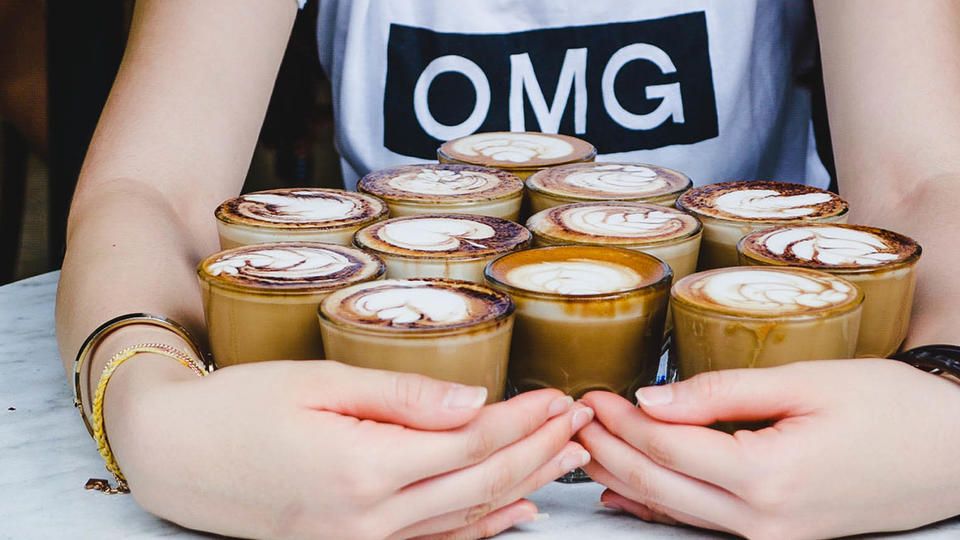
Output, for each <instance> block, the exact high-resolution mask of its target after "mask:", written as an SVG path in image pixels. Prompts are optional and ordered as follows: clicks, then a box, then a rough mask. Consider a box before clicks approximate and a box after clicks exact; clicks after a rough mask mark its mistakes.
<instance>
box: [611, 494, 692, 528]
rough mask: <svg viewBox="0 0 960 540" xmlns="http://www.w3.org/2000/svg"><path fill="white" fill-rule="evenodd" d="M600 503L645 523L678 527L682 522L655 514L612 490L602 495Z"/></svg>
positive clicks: (662, 514)
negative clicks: (651, 522) (653, 522)
mask: <svg viewBox="0 0 960 540" xmlns="http://www.w3.org/2000/svg"><path fill="white" fill-rule="evenodd" d="M600 503H601V504H602V505H603V507H604V508H607V509H610V510H618V511H621V512H628V513H630V514H633V515H635V516H637V517H638V518H640V519H642V520H644V521H655V522H657V523H663V524H664V525H678V524H679V523H680V522H679V521H677V520H675V519H673V518H672V517H670V516H668V515H667V514H664V513H661V512H654V511H653V510H652V509H650V507H648V506H646V505H643V504H640V503H638V502H637V501H634V500H632V499H628V498H626V497H624V496H623V495H620V494H619V493H617V492H616V491H613V490H612V489H606V490H604V492H603V494H601V495H600Z"/></svg>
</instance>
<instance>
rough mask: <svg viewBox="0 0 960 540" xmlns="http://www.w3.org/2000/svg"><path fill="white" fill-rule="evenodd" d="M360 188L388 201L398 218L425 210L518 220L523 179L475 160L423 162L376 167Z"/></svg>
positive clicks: (437, 212)
mask: <svg viewBox="0 0 960 540" xmlns="http://www.w3.org/2000/svg"><path fill="white" fill-rule="evenodd" d="M357 189H358V190H359V191H362V192H364V193H369V194H371V195H375V196H377V197H379V198H381V199H383V200H384V201H386V202H387V206H389V207H390V215H391V216H393V217H401V216H415V215H421V214H477V215H481V216H492V217H498V218H503V219H509V220H511V221H516V220H517V216H518V215H519V213H520V204H521V203H522V202H523V181H522V180H520V179H519V178H517V177H516V176H514V175H512V174H509V173H506V172H504V171H500V170H497V169H489V168H486V167H477V166H473V165H450V164H436V163H433V164H422V165H406V166H402V167H391V168H389V169H381V170H379V171H374V172H372V173H370V174H368V175H366V176H364V177H363V178H361V179H360V182H359V183H358V184H357Z"/></svg>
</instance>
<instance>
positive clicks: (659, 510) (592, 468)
mask: <svg viewBox="0 0 960 540" xmlns="http://www.w3.org/2000/svg"><path fill="white" fill-rule="evenodd" d="M583 469H584V470H585V471H586V472H587V473H588V474H589V475H590V478H592V479H594V481H596V482H597V483H599V484H602V485H604V486H607V488H608V489H607V491H615V492H616V493H618V494H621V493H627V494H628V495H621V497H623V498H625V499H627V500H631V501H633V503H634V504H635V505H636V507H635V508H636V509H638V510H639V509H640V508H641V507H642V508H647V509H648V510H649V512H650V518H651V519H650V520H655V518H657V517H658V516H666V517H667V518H668V519H672V520H673V521H676V522H679V523H682V524H686V525H691V526H693V527H700V528H701V529H712V530H715V531H724V532H731V533H732V532H733V531H731V530H730V529H728V528H726V527H724V526H722V525H720V524H717V523H713V522H711V521H707V520H705V519H703V518H701V517H698V516H694V515H692V514H688V513H686V512H683V511H680V510H677V509H676V508H670V507H667V506H665V505H659V504H653V503H649V502H648V503H646V504H644V503H640V502H637V501H634V500H633V499H632V498H631V497H633V495H629V494H630V493H631V492H632V491H633V490H632V489H631V488H630V486H628V485H627V484H626V483H624V482H623V481H622V480H620V479H619V478H617V477H616V476H614V474H613V473H611V472H610V471H608V470H606V469H605V468H604V467H603V466H602V465H600V464H599V463H597V462H596V461H591V462H590V463H588V464H587V466H586V467H584V468H583ZM604 506H606V504H604ZM637 517H640V518H641V519H643V517H642V516H637ZM650 520H648V521H650ZM665 524H672V523H665Z"/></svg>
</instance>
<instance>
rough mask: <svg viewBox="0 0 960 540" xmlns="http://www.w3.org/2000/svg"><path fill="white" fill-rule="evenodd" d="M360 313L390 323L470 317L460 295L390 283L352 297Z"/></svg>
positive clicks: (452, 321) (445, 321)
mask: <svg viewBox="0 0 960 540" xmlns="http://www.w3.org/2000/svg"><path fill="white" fill-rule="evenodd" d="M353 310H354V311H355V312H356V314H357V315H360V316H361V317H375V318H377V319H379V320H381V321H389V323H390V324H391V325H406V324H412V323H417V322H432V323H440V324H456V323H459V322H463V321H465V320H467V319H469V318H470V311H469V309H468V305H467V302H466V300H465V299H464V297H463V296H462V295H460V294H457V293H456V292H454V291H451V290H447V289H434V288H412V287H390V288H381V289H374V290H372V291H369V292H365V293H361V294H360V295H359V296H358V297H355V298H354V299H353Z"/></svg>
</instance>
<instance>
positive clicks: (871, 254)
mask: <svg viewBox="0 0 960 540" xmlns="http://www.w3.org/2000/svg"><path fill="white" fill-rule="evenodd" d="M739 249H740V259H741V262H742V263H743V264H748V265H773V266H783V265H789V266H802V267H806V268H814V269H816V270H822V271H824V272H828V273H830V274H833V275H835V276H840V277H843V278H845V279H848V280H850V281H852V282H853V283H856V284H857V286H858V287H860V289H861V290H862V291H863V295H864V299H863V317H862V320H861V322H860V334H859V335H860V337H859V338H858V342H857V352H856V355H857V356H877V357H883V358H885V357H887V356H889V355H891V354H893V353H895V352H897V350H898V349H899V348H900V344H901V343H903V340H904V339H905V338H906V336H907V329H908V327H909V326H910V310H911V307H912V304H913V292H914V288H915V286H916V280H917V262H918V261H919V260H920V251H921V250H920V246H919V245H918V244H917V243H916V242H915V241H914V240H912V239H911V238H908V237H906V236H904V235H902V234H898V233H895V232H892V231H887V230H884V229H877V228H874V227H864V226H860V225H787V226H784V227H777V228H775V229H770V230H767V231H759V232H755V233H752V234H750V235H748V236H746V237H744V238H743V240H741V241H740V246H739Z"/></svg>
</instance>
